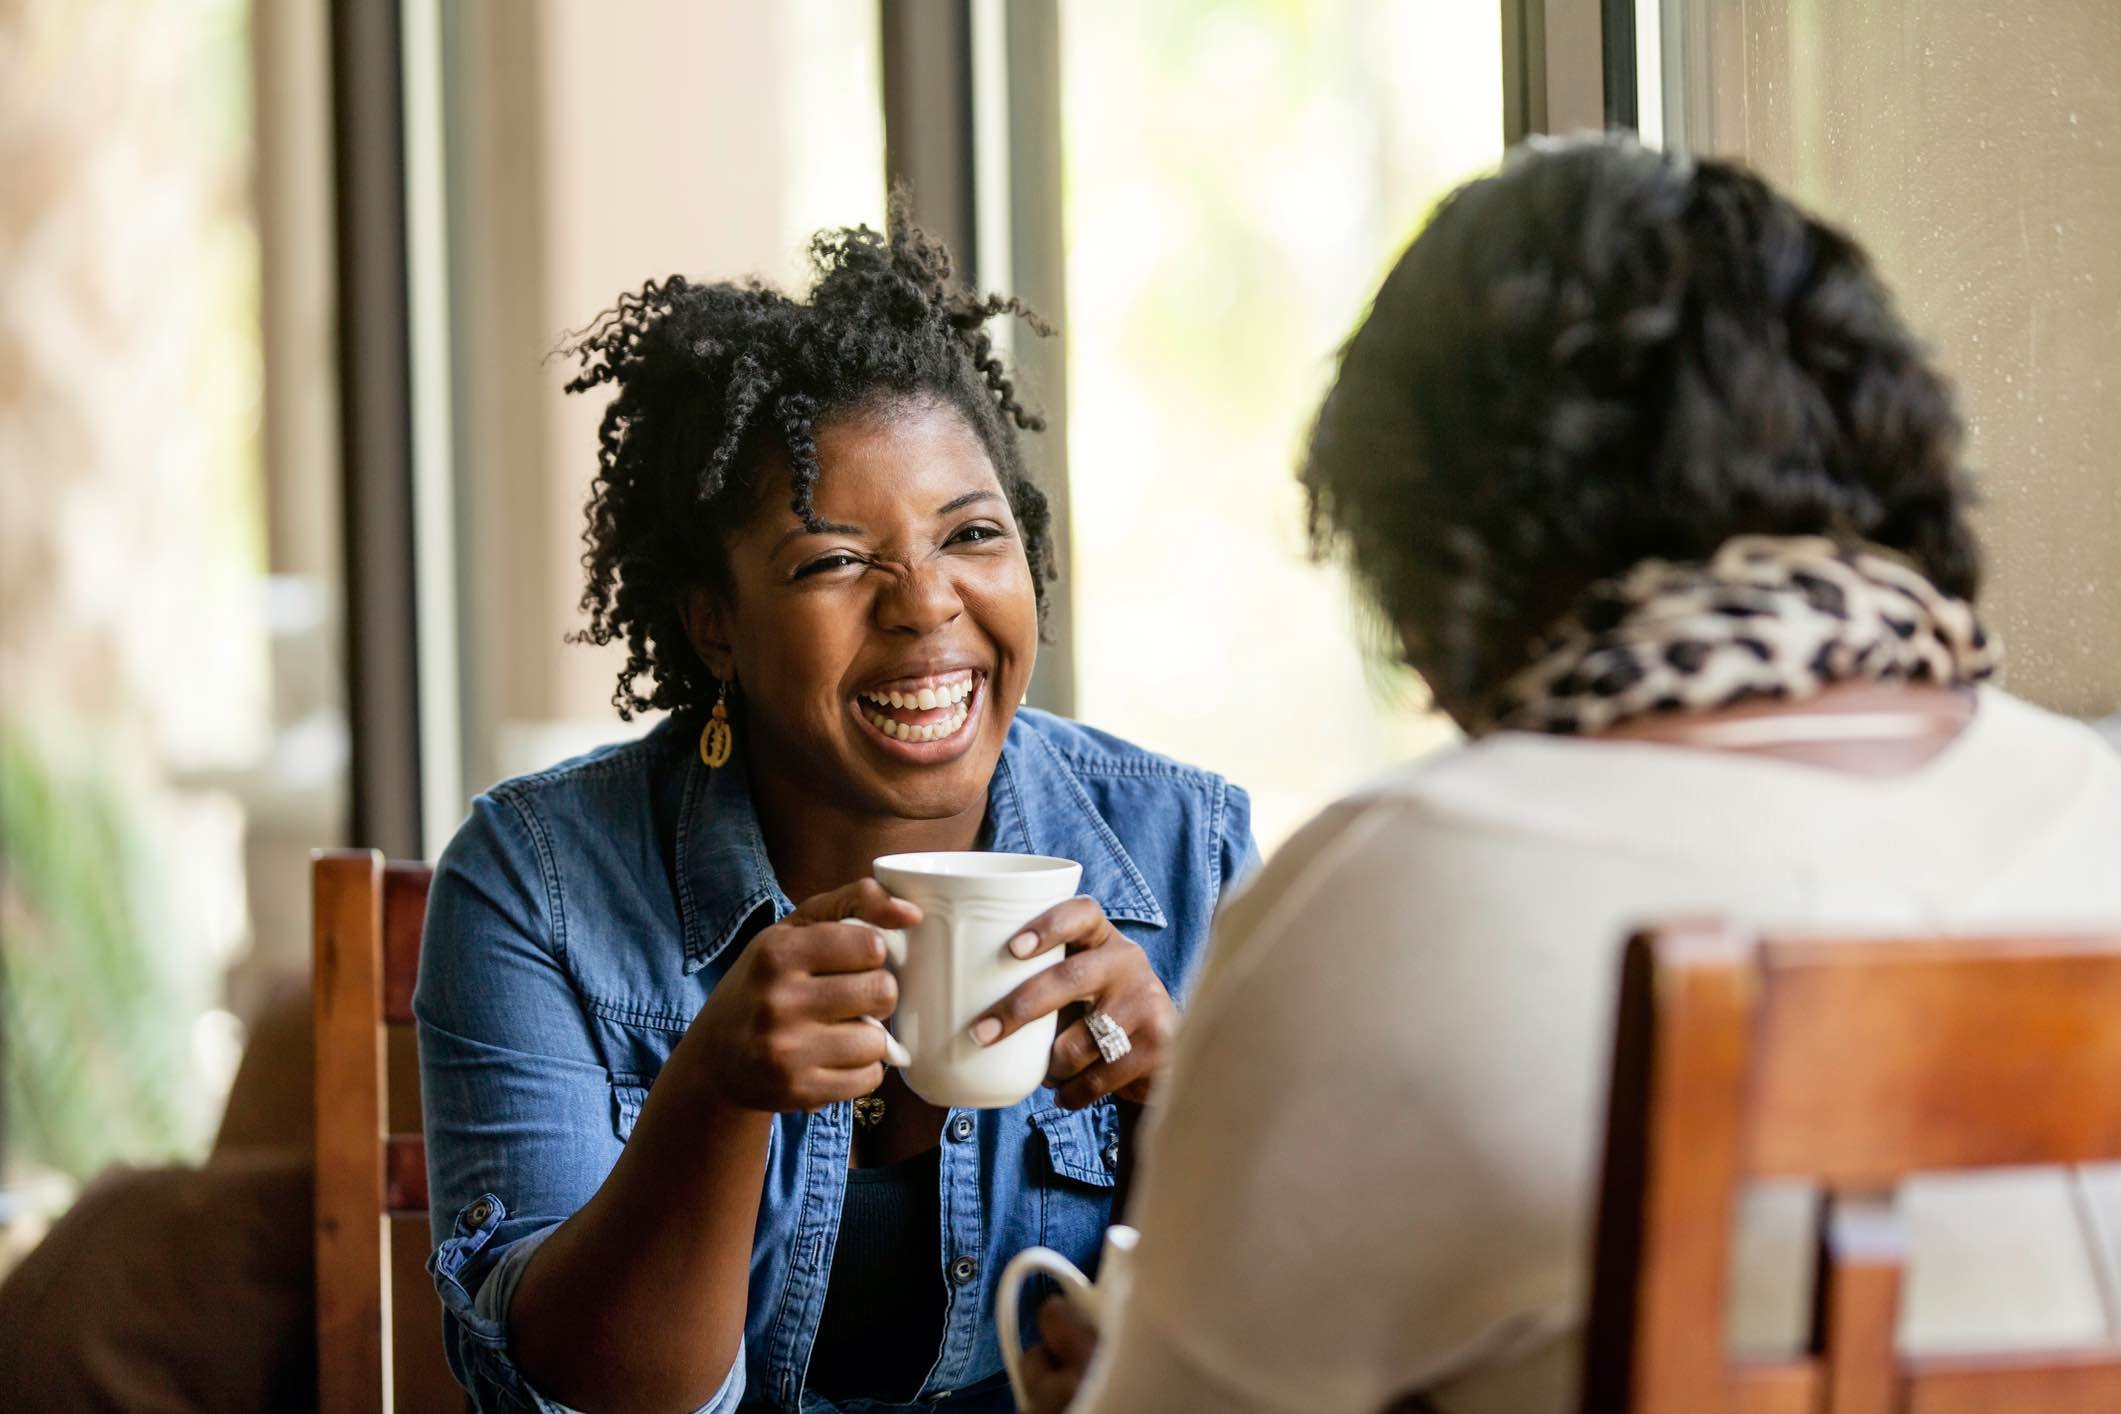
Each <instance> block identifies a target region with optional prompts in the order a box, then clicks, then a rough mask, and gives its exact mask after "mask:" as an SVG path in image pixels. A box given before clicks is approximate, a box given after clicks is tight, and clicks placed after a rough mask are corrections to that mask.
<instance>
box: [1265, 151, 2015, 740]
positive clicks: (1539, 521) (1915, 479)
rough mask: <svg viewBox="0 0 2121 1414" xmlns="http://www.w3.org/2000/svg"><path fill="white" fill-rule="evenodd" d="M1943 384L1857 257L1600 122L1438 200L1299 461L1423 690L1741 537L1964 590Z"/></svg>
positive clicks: (1844, 244)
mask: <svg viewBox="0 0 2121 1414" xmlns="http://www.w3.org/2000/svg"><path fill="white" fill-rule="evenodd" d="M1961 442H1962V431H1961V425H1960V421H1959V416H1958V413H1957V411H1956V410H1955V408H1954V406H1953V399H1952V394H1951V391H1950V389H1949V388H1948V387H1947V385H1946V384H1945V382H1944V380H1943V379H1942V378H1941V377H1940V376H1939V375H1938V374H1937V372H1936V371H1935V370H1934V369H1933V368H1932V367H1931V366H1930V364H1929V362H1928V361H1927V358H1926V355H1925V353H1924V351H1923V349H1922V348H1921V346H1920V345H1919V344H1917V342H1916V341H1915V339H1914V338H1913V336H1912V335H1910V333H1909V332H1908V330H1907V328H1906V327H1905V326H1904V325H1903V324H1902V322H1901V320H1900V317H1899V315H1898V313H1897V312H1896V311H1895V309H1894V307H1893V302H1892V298H1891V296H1890V295H1889V294H1888V293H1887V291H1886V289H1885V287H1884V285H1883V284H1882V283H1881V282H1880V280H1879V278H1878V276H1877V275H1876V274H1875V273H1874V272H1873V270H1872V268H1871V265H1870V262H1869V260H1868V258H1867V257H1866V256H1865V255H1864V253H1863V251H1862V250H1861V249H1860V248H1859V247H1858V246H1857V245H1856V244H1855V242H1854V241H1852V240H1851V239H1850V238H1849V237H1847V236H1846V235H1843V234H1842V233H1841V232H1839V231H1837V230H1835V229H1833V228H1832V227H1829V226H1827V225H1825V224H1823V223H1821V222H1820V221H1818V220H1816V219H1814V218H1812V217H1811V216H1809V215H1807V214H1806V213H1805V212H1803V211H1801V210H1799V209H1798V208H1797V207H1796V206H1795V205H1794V204H1793V203H1791V202H1790V201H1789V200H1787V199H1786V198H1784V197H1782V196H1780V195H1778V194H1777V193H1776V192H1775V191H1774V190H1772V189H1771V188H1770V187H1769V186H1768V185H1767V184H1766V183H1765V182H1763V181H1761V180H1760V179H1759V178H1758V177H1756V176H1754V175H1752V174H1751V173H1750V172H1747V171H1745V170H1743V169H1741V168H1739V167H1736V166H1733V165H1731V164H1728V163H1724V162H1713V161H1688V160H1686V159H1683V158H1676V157H1671V156H1667V155H1665V154H1662V153H1657V152H1652V151H1649V150H1647V149H1645V148H1643V147H1641V146H1639V145H1637V144H1635V143H1633V142H1631V141H1628V140H1626V139H1623V138H1615V137H1604V138H1579V139H1571V140H1566V141H1540V142H1535V143H1533V144H1529V145H1527V146H1525V147H1523V148H1520V149H1518V150H1517V151H1516V152H1515V153H1514V154H1512V155H1511V157H1510V158H1509V159H1508V160H1507V161H1506V162H1505V163H1504V165H1503V167H1502V169H1501V170H1500V171H1499V172H1498V173H1496V174H1495V175H1493V176H1489V177H1485V178H1482V179H1479V180H1476V181H1473V182H1471V183H1469V184H1467V185H1466V186H1464V187H1461V188H1460V189H1459V190H1458V191H1457V192H1455V193H1454V194H1453V195H1452V196H1451V197H1449V198H1448V199H1447V200H1446V201H1445V202H1444V203H1443V204H1442V206H1440V207H1439V208H1438V210H1437V212H1436V214H1435V216H1434V218H1433V219H1432V220H1431V221H1430V222H1429V224H1428V226H1427V227H1426V229H1425V230H1424V231H1423V232H1422V233H1421V235H1420V236H1419V237H1418V238H1417V239H1416V240H1415V241H1414V243H1413V244H1412V245H1411V246H1410V247H1409V248H1408V249H1407V251H1406V253H1405V254H1404V255H1402V256H1401V257H1400V260H1399V263H1398V264H1397V265H1396V266H1395V267H1394V268H1393V270H1392V272H1391V274H1390V275H1388V276H1387V277H1386V279H1385V282H1384V285H1383V287H1382V288H1381V289H1380V290H1379V292H1378V295H1377V299H1376V302H1375V305H1374V306H1373V308H1372V310H1371V311H1370V313H1369V315H1368V316H1367V317H1366V318H1365V320H1364V321H1363V323H1362V325H1361V327H1360V328H1359V329H1358V330H1357V331H1356V333H1355V335H1354V336H1353V338H1352V339H1350V341H1349V342H1348V345H1347V347H1346V348H1345V349H1344V350H1343V351H1342V355H1341V360H1340V370H1339V376H1338V379H1337V381H1336V382H1335V384H1334V386H1333V388H1332V391H1331V392H1330V393H1329V394H1328V395H1327V397H1326V400H1325V402H1324V404H1323V406H1322V407H1321V409H1320V411H1319V414H1318V419H1317V422H1316V424H1315V426H1314V428H1313V430H1312V434H1311V441H1310V447H1309V451H1308V454H1307V457H1306V460H1305V464H1304V467H1303V470H1302V481H1303V485H1304V487H1305V490H1306V492H1307V493H1308V497H1309V503H1310V516H1311V532H1312V541H1313V546H1314V549H1315V550H1316V551H1317V552H1318V553H1319V554H1321V555H1325V554H1330V553H1332V552H1334V551H1336V550H1338V551H1344V552H1345V553H1346V554H1347V555H1348V557H1349V559H1350V560H1351V561H1352V563H1353V566H1354V568H1355V571H1356V574H1357V577H1358V579H1359V580H1361V581H1362V582H1363V583H1364V585H1365V586H1366V588H1367V589H1368V590H1369V591H1370V593H1371V595H1372V596H1373V597H1374V598H1375V600H1376V601H1377V603H1378V605H1379V606H1380V607H1381V608H1382V609H1383V611H1384V613H1385V615H1386V616H1387V617H1388V618H1389V619H1390V621H1391V622H1392V623H1394V624H1396V625H1399V626H1400V627H1401V628H1402V630H1403V631H1404V632H1405V635H1406V639H1407V648H1408V657H1409V661H1410V662H1411V663H1412V665H1413V666H1414V667H1415V668H1416V669H1417V670H1419V671H1420V672H1421V673H1422V675H1423V676H1424V677H1425V678H1427V679H1428V681H1429V684H1430V686H1431V688H1432V689H1433V690H1434V691H1435V692H1436V694H1437V696H1438V698H1439V699H1440V700H1441V701H1443V702H1444V703H1445V704H1446V705H1450V704H1452V703H1454V702H1455V703H1475V702H1477V701H1479V700H1480V699H1481V697H1482V696H1483V695H1484V694H1486V693H1488V692H1490V691H1492V690H1493V688H1494V687H1495V686H1497V685H1498V684H1499V683H1500V682H1501V681H1502V680H1503V679H1504V678H1506V677H1507V676H1508V675H1509V674H1510V673H1511V672H1512V671H1514V670H1515V669H1516V668H1518V667H1519V666H1521V665H1522V662H1523V656H1524V652H1525V649H1526V645H1527V642H1528V640H1529V639H1530V638H1531V637H1532V636H1533V635H1534V634H1535V633H1537V632H1538V631H1539V630H1540V629H1542V628H1544V627H1545V626H1546V625H1547V624H1548V623H1550V622H1551V621H1552V620H1553V619H1554V618H1556V617H1558V616H1559V615H1560V613H1561V612H1563V611H1564V610H1565V609H1566V608H1567V606H1568V603H1569V601H1570V600H1572V599H1573V598H1575V597H1576V596H1577V595H1579V594H1580V593H1581V592H1582V591H1583V590H1584V589H1585V588H1586V587H1588V585H1589V584H1590V583H1592V582H1594V581H1596V580H1599V579H1603V578H1607V577H1609V576H1612V575H1614V574H1617V573H1619V572H1621V571H1623V570H1625V569H1627V568H1628V567H1629V566H1631V565H1633V564H1635V563H1636V562H1638V561H1640V560H1643V559H1646V558H1651V557H1661V558H1665V559H1673V560H1682V561H1685V560H1701V559H1704V558H1706V557H1707V556H1708V555H1709V554H1710V553H1711V552H1713V551H1714V550H1715V549H1716V547H1717V546H1718V545H1720V544H1721V543H1722V542H1723V541H1724V540H1726V539H1728V538H1730V537H1731V536H1734V535H1740V534H1746V533H1764V534H1779V535H1788V534H1823V535H1828V536H1833V537H1835V538H1839V539H1844V540H1861V541H1868V542H1870V543H1872V544H1875V545H1882V546H1885V547H1887V548H1889V549H1892V550H1896V551H1899V552H1901V553H1903V554H1905V555H1906V556H1907V557H1909V559H1911V560H1912V561H1913V562H1914V564H1915V565H1916V566H1918V567H1919V568H1920V569H1921V570H1922V571H1923V572H1924V573H1925V574H1927V575H1928V576H1929V577H1930V578H1931V579H1932V580H1933V581H1934V582H1935V583H1936V584H1937V585H1938V587H1939V588H1941V589H1943V590H1944V591H1946V592H1947V593H1950V594H1954V595H1958V596H1961V597H1966V598H1971V597H1972V596H1973V594H1974V592H1975V589H1976V588H1977V585H1978V580H1979V574H1980V563H1979V553H1978V550H1977V548H1976V545H1975V541H1974V537H1973V533H1972V530H1971V528H1970V527H1969V525H1968V521H1967V510H1968V507H1969V504H1970V498H1971V491H1970V483H1969V480H1968V477H1967V475H1966V473H1965V471H1964V468H1963V467H1962V464H1961V460H1960V447H1961Z"/></svg>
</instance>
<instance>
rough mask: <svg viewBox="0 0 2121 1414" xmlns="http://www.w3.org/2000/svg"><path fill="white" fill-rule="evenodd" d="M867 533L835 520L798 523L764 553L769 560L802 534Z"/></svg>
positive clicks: (855, 526) (859, 528) (856, 526)
mask: <svg viewBox="0 0 2121 1414" xmlns="http://www.w3.org/2000/svg"><path fill="white" fill-rule="evenodd" d="M868 533H869V532H868V531H866V530H864V529H862V528H861V527H860V526H858V525H841V524H839V523H838V522H837V521H829V520H821V521H819V522H818V523H817V524H816V525H799V526H797V527H795V529H793V530H791V531H789V532H788V533H787V534H786V535H783V536H782V537H781V538H780V539H778V540H776V541H774V542H773V548H772V549H771V550H769V551H768V552H767V554H766V558H767V559H769V560H770V559H772V558H773V557H774V556H775V555H778V554H780V553H781V551H783V550H785V549H787V548H788V542H789V541H791V540H794V539H796V538H798V537H799V536H804V535H867V534H868Z"/></svg>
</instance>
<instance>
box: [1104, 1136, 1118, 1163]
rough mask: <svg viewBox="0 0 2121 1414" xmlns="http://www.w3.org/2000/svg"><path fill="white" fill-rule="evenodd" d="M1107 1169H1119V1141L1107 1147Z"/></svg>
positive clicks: (1114, 1141)
mask: <svg viewBox="0 0 2121 1414" xmlns="http://www.w3.org/2000/svg"><path fill="white" fill-rule="evenodd" d="M1105 1167H1106V1168H1108V1169H1116V1168H1118V1167H1119V1141H1118V1140H1117V1139H1115V1140H1113V1141H1112V1142H1111V1143H1110V1144H1107V1145H1106V1146H1105Z"/></svg>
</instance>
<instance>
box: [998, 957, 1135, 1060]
mask: <svg viewBox="0 0 2121 1414" xmlns="http://www.w3.org/2000/svg"><path fill="white" fill-rule="evenodd" d="M1125 966H1126V959H1125V958H1124V956H1123V955H1122V954H1121V952H1120V950H1119V949H1117V948H1112V949H1105V948H1092V949H1089V950H1087V951H1084V952H1075V953H1070V954H1068V956H1066V957H1064V958H1062V959H1061V960H1060V961H1059V962H1056V963H1054V964H1053V965H1052V966H1051V967H1048V968H1046V969H1045V970H1044V971H1042V972H1040V973H1038V974H1037V975H1035V976H1032V977H1027V978H1025V979H1024V980H1023V982H1022V983H1021V984H1019V985H1018V987H1017V989H1016V990H1015V991H1013V992H1011V993H1010V994H1009V995H1008V996H1006V997H1003V998H1002V999H1001V1000H1000V1001H998V1002H996V1003H995V1004H994V1005H993V1006H991V1007H989V1008H988V1009H987V1010H986V1012H985V1013H984V1014H983V1015H981V1016H980V1017H979V1018H978V1019H977V1020H975V1021H974V1022H973V1023H972V1039H973V1040H975V1041H977V1042H979V1043H980V1044H981V1045H983V1046H991V1045H993V1044H994V1043H995V1042H996V1041H999V1040H1000V1039H1001V1038H1002V1037H1004V1036H1007V1035H1010V1034H1011V1033H1012V1032H1014V1031H1016V1030H1017V1029H1019V1028H1020V1027H1023V1026H1026V1025H1029V1024H1030V1023H1031V1022H1034V1021H1036V1020H1038V1019H1039V1018H1040V1017H1042V1016H1047V1015H1050V1014H1051V1013H1053V1012H1056V1011H1059V1010H1060V1009H1061V1008H1062V1007H1064V1006H1066V1005H1067V1004H1068V1003H1070V1002H1087V1001H1091V1000H1093V999H1095V998H1097V997H1100V996H1103V995H1104V993H1105V990H1106V988H1107V987H1108V986H1110V984H1111V982H1112V980H1113V978H1114V977H1115V976H1116V975H1117V974H1118V973H1119V972H1120V971H1121V970H1122V969H1123V968H1124V967H1125Z"/></svg>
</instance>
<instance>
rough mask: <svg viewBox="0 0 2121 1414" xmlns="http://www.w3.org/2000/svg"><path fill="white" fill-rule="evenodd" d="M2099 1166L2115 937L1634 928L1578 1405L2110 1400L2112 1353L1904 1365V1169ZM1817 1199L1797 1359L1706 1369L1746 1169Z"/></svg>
mask: <svg viewBox="0 0 2121 1414" xmlns="http://www.w3.org/2000/svg"><path fill="white" fill-rule="evenodd" d="M2114 1158H2121V935H2114V936H2104V937H2091V936H2077V937H2013V938H1997V939H1986V940H1965V939H1958V940H1954V939H1908V940H1899V941H1807V942H1796V941H1769V942H1765V943H1762V942H1757V941H1755V940H1753V939H1750V938H1748V937H1745V936H1743V935H1740V934H1738V933H1736V932H1734V931H1732V930H1730V929H1727V928H1722V927H1718V926H1715V925H1691V926H1684V927H1676V928H1671V929H1667V930H1663V931H1660V932H1656V933H1653V934H1650V935H1647V936H1644V937H1640V938H1637V939H1636V940H1634V941H1633V942H1632V943H1631V944H1630V945H1629V947H1628V951H1627V959H1626V964H1625V969H1624V974H1623V980H1622V988H1621V998H1620V1016H1619V1027H1618V1038H1617V1042H1616V1045H1615V1052H1614V1067H1613V1090H1612V1100H1611V1110H1610V1114H1609V1116H1608V1127H1607V1139H1606V1158H1605V1177H1604V1184H1603V1191H1602V1193H1601V1197H1600V1204H1599V1214H1598V1235H1597V1255H1596V1261H1595V1278H1594V1290H1593V1296H1592V1307H1591V1321H1590V1330H1589V1337H1588V1340H1587V1342H1586V1344H1587V1347H1588V1349H1587V1362H1586V1369H1585V1382H1584V1408H1585V1409H1586V1410H1587V1411H1594V1412H1596V1414H1603V1411H1615V1412H1616V1414H1618V1412H1619V1411H1625V1414H1721V1411H1743V1414H1780V1411H1791V1414H1795V1411H1799V1410H1802V1411H1805V1414H1885V1412H1886V1411H1894V1414H1972V1411H1977V1410H1978V1411H1983V1414H2017V1411H2028V1414H2029V1411H2034V1410H2038V1411H2040V1414H2070V1411H2093V1410H2098V1411H2116V1410H2121V1350H2115V1349H2106V1350H2083V1351H2058V1352H2055V1353H2052V1354H2026V1353H2013V1354H2010V1355H1995V1356H1989V1357H1959V1356H1954V1357H1951V1358H1940V1357H1923V1358H1908V1357H1906V1356H1902V1355H1899V1354H1897V1353H1896V1351H1895V1349H1894V1344H1893V1334H1894V1326H1895V1320H1896V1316H1897V1311H1898V1305H1899V1296H1900V1287H1901V1274H1902V1267H1903V1258H1904V1250H1905V1244H1904V1241H1903V1236H1902V1234H1901V1232H1900V1230H1899V1228H1898V1227H1897V1225H1896V1223H1895V1219H1894V1216H1893V1211H1892V1207H1891V1203H1890V1199H1891V1195H1892V1192H1893V1190H1894V1188H1895V1187H1896V1185H1897V1184H1898V1183H1899V1182H1900V1181H1901V1180H1902V1179H1903V1178H1905V1177H1907V1176H1908V1175H1910V1174H1913V1173H1917V1172H1929V1171H1937V1170H1951V1169H1972V1168H1983V1167H1989V1166H1995V1165H2006V1164H2076V1163H2086V1162H2096V1161H2100V1160H2107V1159H2114ZM1768 1178H1790V1179H1804V1180H1809V1181H1810V1182H1811V1183H1813V1184H1815V1185H1816V1186H1817V1187H1818V1188H1819V1189H1820V1190H1821V1192H1822V1195H1823V1196H1822V1199H1821V1206H1820V1216H1819V1223H1818V1237H1817V1244H1818V1269H1817V1275H1816V1278H1815V1281H1816V1288H1815V1293H1814V1307H1813V1310H1814V1317H1813V1330H1812V1337H1811V1340H1810V1343H1809V1348H1808V1349H1807V1350H1806V1351H1805V1352H1804V1353H1802V1354H1801V1355H1799V1356H1796V1357H1793V1358H1789V1359H1782V1360H1766V1361H1740V1360H1733V1359H1732V1358H1731V1357H1730V1356H1728V1355H1727V1354H1726V1351H1725V1342H1724V1314H1725V1305H1726V1286H1727V1277H1728V1273H1729V1268H1730V1263H1731V1249H1732V1243H1733V1231H1732V1229H1733V1222H1734V1212H1735V1205H1736V1201H1737V1198H1738V1195H1739V1192H1740V1190H1741V1188H1742V1186H1743V1185H1744V1184H1746V1183H1747V1182H1748V1181H1750V1180H1755V1179H1768Z"/></svg>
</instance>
